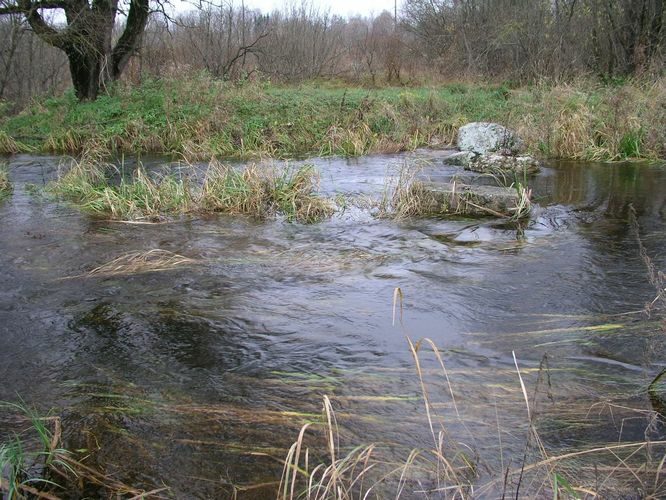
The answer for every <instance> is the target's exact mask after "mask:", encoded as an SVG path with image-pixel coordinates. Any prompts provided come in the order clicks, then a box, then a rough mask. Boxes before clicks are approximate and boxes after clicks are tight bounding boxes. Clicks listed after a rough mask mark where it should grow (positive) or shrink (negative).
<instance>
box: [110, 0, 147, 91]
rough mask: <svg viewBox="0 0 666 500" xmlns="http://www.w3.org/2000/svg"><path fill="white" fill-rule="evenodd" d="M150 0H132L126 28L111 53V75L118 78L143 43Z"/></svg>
mask: <svg viewBox="0 0 666 500" xmlns="http://www.w3.org/2000/svg"><path fill="white" fill-rule="evenodd" d="M148 3H149V0H131V3H130V9H129V13H128V14H127V23H126V25H125V30H124V31H123V34H122V35H121V37H120V39H119V40H118V43H116V46H115V47H114V48H113V52H112V53H111V77H112V78H113V79H115V78H117V77H118V76H119V75H120V74H121V73H122V71H123V69H125V66H127V63H128V62H129V60H130V57H132V55H133V54H134V52H135V51H136V50H137V49H138V48H139V45H141V37H142V36H143V32H144V29H145V27H146V23H147V22H148V16H149V14H150V8H149V5H148Z"/></svg>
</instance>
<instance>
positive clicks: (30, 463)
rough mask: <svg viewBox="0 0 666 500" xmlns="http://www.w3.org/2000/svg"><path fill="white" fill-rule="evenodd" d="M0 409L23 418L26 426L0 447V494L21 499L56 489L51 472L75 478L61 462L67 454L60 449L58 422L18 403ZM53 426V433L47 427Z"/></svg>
mask: <svg viewBox="0 0 666 500" xmlns="http://www.w3.org/2000/svg"><path fill="white" fill-rule="evenodd" d="M0 408H1V409H3V410H9V411H12V412H15V413H17V414H19V415H21V416H22V417H23V418H25V419H26V420H27V421H28V422H29V425H28V427H27V428H26V429H25V430H23V431H22V432H21V433H20V434H14V435H13V436H12V437H11V438H9V439H8V440H7V441H5V442H3V443H0V491H2V492H3V493H4V494H6V497H5V498H8V499H10V500H11V499H14V498H24V497H25V496H27V495H28V494H30V495H36V494H37V493H36V492H37V491H38V490H39V489H42V488H46V489H52V488H53V487H57V486H58V485H57V484H56V483H55V482H53V481H52V480H51V479H50V471H51V469H52V468H59V469H60V470H61V471H65V472H70V473H72V474H74V471H73V470H72V468H71V467H70V466H69V465H68V464H67V463H66V462H65V461H64V460H63V457H65V456H66V455H67V454H68V453H69V452H68V451H66V450H64V449H62V448H59V447H58V444H59V442H60V421H59V420H58V419H57V418H53V419H51V418H49V417H46V418H44V417H40V416H39V415H38V414H37V413H36V412H35V410H33V409H31V408H28V407H27V406H26V405H25V404H23V403H22V402H21V403H0ZM47 422H54V427H55V431H54V432H51V430H50V429H49V428H48V427H47Z"/></svg>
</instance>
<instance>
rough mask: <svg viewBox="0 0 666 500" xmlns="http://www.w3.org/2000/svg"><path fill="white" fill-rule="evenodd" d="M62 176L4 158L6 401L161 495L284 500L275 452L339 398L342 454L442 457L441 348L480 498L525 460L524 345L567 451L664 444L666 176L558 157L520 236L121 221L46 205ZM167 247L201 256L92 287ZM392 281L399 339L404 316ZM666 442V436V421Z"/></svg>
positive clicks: (494, 231) (445, 402)
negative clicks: (52, 422)
mask: <svg viewBox="0 0 666 500" xmlns="http://www.w3.org/2000/svg"><path fill="white" fill-rule="evenodd" d="M444 154H445V153H441V152H420V153H416V154H410V155H391V156H369V157H366V158H360V159H356V160H344V159H338V158H334V159H315V160H312V161H313V162H314V163H315V164H316V166H317V168H318V169H319V171H320V173H321V181H322V186H321V187H322V191H323V192H324V193H326V194H331V195H333V194H337V193H344V194H354V195H355V196H357V197H358V196H361V195H362V196H367V197H369V198H373V197H374V198H376V197H378V196H380V195H381V193H382V191H383V189H384V184H385V179H386V177H387V175H389V176H390V175H392V174H393V173H395V171H396V169H398V168H399V167H400V166H401V165H403V164H404V163H406V162H407V163H415V162H425V163H424V164H425V165H426V166H425V173H424V175H427V176H429V177H432V178H433V179H436V180H437V179H440V180H446V179H448V178H450V177H451V176H454V175H461V173H460V172H458V171H457V170H456V169H455V168H453V167H448V166H444V165H443V164H442V161H441V156H442V155H444ZM59 162H60V158H57V157H46V156H25V155H19V156H14V157H11V158H9V159H8V165H9V170H10V177H11V179H12V181H13V183H14V187H15V189H14V193H13V195H12V196H11V197H9V198H8V199H6V200H5V201H3V202H0V233H1V234H2V237H1V238H0V269H1V271H2V273H1V275H0V380H2V381H3V383H2V384H0V400H11V401H14V400H16V399H17V395H18V396H20V397H21V398H23V399H24V400H25V401H26V402H28V403H30V404H34V405H35V406H37V407H38V408H40V409H41V410H48V409H49V408H54V409H55V411H56V412H57V413H59V414H62V415H63V417H64V425H65V429H66V432H67V436H66V438H67V442H66V444H67V445H68V446H69V447H70V448H72V449H74V448H86V449H88V450H90V454H91V457H90V458H89V461H90V463H92V464H95V465H96V466H98V467H100V468H102V469H103V470H105V471H106V472H107V473H110V474H113V475H114V476H115V477H117V478H119V479H120V480H122V481H125V482H127V483H128V484H131V485H134V486H136V487H140V488H146V489H153V488H155V487H157V486H160V485H162V484H166V485H167V486H168V487H169V488H171V490H170V492H171V494H172V495H173V496H176V497H182V498H185V497H191V496H196V497H214V496H217V497H220V496H221V497H224V496H228V495H231V493H232V492H233V490H234V485H235V486H247V485H257V484H262V483H266V484H267V485H266V486H265V487H263V488H258V489H252V490H249V491H246V492H245V493H244V494H245V495H246V496H248V497H252V498H255V497H257V496H259V495H265V496H267V497H270V496H271V495H272V494H273V493H272V492H273V491H274V488H275V484H274V483H275V481H279V478H280V473H281V470H282V465H281V463H280V461H279V460H280V459H282V458H283V457H284V456H285V454H286V451H287V449H288V448H289V446H290V445H291V443H292V442H293V441H294V440H295V438H296V437H297V434H298V431H299V429H300V427H301V426H302V425H303V424H304V423H306V422H310V421H320V414H321V405H322V397H323V396H324V395H327V396H329V397H330V398H331V400H332V402H333V405H334V408H335V410H336V412H337V415H338V422H339V424H340V433H341V441H342V442H341V444H342V446H343V448H344V447H347V449H348V448H349V447H352V446H355V445H357V444H362V443H366V444H367V443H370V442H380V443H383V446H384V449H385V450H388V451H386V453H387V454H388V455H389V456H392V457H393V458H394V459H395V460H396V461H400V460H404V459H405V458H406V457H407V455H408V453H409V450H410V449H411V448H414V447H428V446H431V441H432V438H431V437H430V431H429V428H428V423H427V420H426V416H425V411H424V406H423V400H422V397H421V389H420V386H419V379H418V377H417V375H416V371H415V368H414V361H413V358H412V356H411V353H410V350H409V348H408V343H407V340H406V338H407V337H410V338H412V339H413V340H417V339H419V338H422V337H428V338H430V339H432V340H433V341H434V342H435V343H436V344H437V345H438V346H439V347H440V349H441V350H442V353H443V358H444V361H445V363H446V366H447V368H448V374H449V376H450V379H451V384H452V387H453V389H454V394H455V396H456V403H457V411H458V412H459V413H460V414H461V415H462V416H463V417H464V419H463V422H464V425H463V424H461V422H460V421H459V420H458V419H448V417H447V416H449V415H453V414H454V412H455V409H454V408H453V406H452V401H451V398H450V395H449V394H448V391H447V388H446V384H445V382H444V378H443V377H442V375H441V372H440V371H439V365H438V363H437V362H436V358H435V357H434V356H433V355H432V353H428V352H425V348H424V352H423V353H422V357H423V360H422V362H423V369H424V372H425V374H426V378H427V380H428V384H429V387H430V389H429V392H430V396H431V398H432V402H433V407H435V408H437V413H438V414H439V415H440V416H442V417H443V418H444V419H445V420H447V422H448V424H447V430H448V431H449V432H450V433H451V435H452V436H454V437H453V439H454V440H458V441H461V442H464V443H465V444H466V445H468V446H469V447H470V448H473V449H475V450H476V452H477V454H478V457H477V458H478V460H479V463H482V464H483V467H481V468H480V477H479V484H482V483H483V481H484V478H485V479H487V478H488V477H492V476H493V474H496V471H497V470H503V468H504V467H505V466H506V465H507V463H513V464H516V463H519V461H520V458H521V457H522V455H523V452H524V445H525V435H526V429H527V416H526V408H525V404H524V401H523V400H522V397H523V396H522V392H521V391H520V385H519V380H518V377H517V373H516V369H515V366H514V360H513V354H512V353H513V352H515V355H516V357H517V359H518V361H519V364H520V366H521V368H522V370H523V376H524V377H525V383H526V385H527V387H528V389H529V393H530V397H533V398H534V405H535V407H534V409H533V411H534V412H535V414H536V417H535V419H536V420H535V421H536V423H537V426H538V428H539V430H540V434H541V437H542V439H543V440H544V442H545V443H546V445H547V446H548V449H549V450H550V451H552V453H557V452H558V451H570V450H573V449H579V448H581V447H589V446H594V445H595V444H599V443H601V444H605V443H608V442H613V441H621V440H633V439H638V440H642V439H643V438H644V437H645V435H646V428H647V427H648V424H649V423H650V421H651V420H650V419H651V418H652V416H651V414H650V413H649V412H647V410H651V406H650V401H649V399H648V398H647V396H646V393H645V388H646V386H647V384H648V383H649V381H650V380H651V378H652V377H654V375H655V374H656V373H657V372H658V371H659V370H660V369H661V368H663V367H664V364H665V362H664V360H665V358H664V353H665V352H666V350H665V348H664V342H663V337H664V323H663V316H661V315H660V311H659V309H658V308H655V309H653V310H652V311H651V314H647V313H646V312H645V311H644V308H645V306H646V304H648V303H650V302H651V301H652V300H653V299H654V298H655V296H656V295H657V291H656V289H655V286H654V285H653V284H651V283H650V280H649V278H648V272H647V267H646V263H645V261H644V259H643V258H642V257H641V255H640V251H639V245H638V241H637V239H636V234H635V230H634V229H635V228H633V227H632V225H631V224H630V220H631V216H630V206H633V208H634V210H635V211H636V214H637V222H638V226H639V234H640V237H641V240H642V244H643V245H644V247H645V251H646V254H647V255H648V256H650V257H651V259H652V261H653V264H654V266H655V268H656V269H662V270H664V269H666V251H665V250H666V245H665V239H664V234H666V233H665V230H666V168H664V166H661V165H638V164H626V165H619V164H617V165H600V164H582V163H551V164H549V165H548V167H547V168H546V169H544V171H543V172H542V173H541V174H539V175H538V176H537V177H535V178H534V179H532V180H531V181H530V185H531V186H532V188H533V191H534V193H535V197H536V198H535V199H536V203H537V204H536V207H535V210H534V214H533V217H532V219H531V220H530V222H529V223H527V224H524V225H521V226H520V227H517V226H516V225H515V224H507V223H504V222H502V221H497V220H493V219H476V220H474V219H464V218H457V219H455V218H454V219H432V218H431V219H413V220H403V221H392V220H386V219H378V218H375V217H373V216H372V215H371V214H370V213H369V211H367V210H364V209H359V208H357V207H354V206H349V207H348V208H347V209H346V210H345V211H344V212H343V213H341V214H339V215H337V216H335V217H333V218H332V219H331V220H329V221H327V222H324V223H321V224H316V225H301V224H291V223H288V222H286V221H283V220H280V219H276V220H269V221H256V220H252V219H248V218H244V217H229V216H216V217H205V218H196V219H189V220H180V221H174V222H170V223H165V224H126V223H119V222H111V221H105V220H99V219H94V218H91V217H89V216H87V215H84V214H82V213H81V212H80V211H79V210H77V209H76V208H75V207H72V206H69V205H67V204H64V203H57V202H54V201H53V200H51V199H49V198H48V197H47V196H44V195H41V194H39V192H35V190H34V189H33V188H32V186H31V185H33V184H34V185H37V186H38V187H42V186H44V185H45V183H47V182H48V181H49V180H50V179H53V178H54V176H55V175H56V172H57V169H58V165H59ZM156 162H157V161H156V160H155V161H153V163H156ZM149 163H150V162H149ZM152 249H162V250H167V251H170V252H174V253H176V254H179V255H182V256H185V257H188V258H189V259H192V261H193V262H191V263H188V264H186V265H183V266H180V267H177V268H175V269H171V270H166V271H160V272H151V273H130V274H120V275H112V276H93V277H88V276H86V273H88V272H89V271H90V270H92V269H94V268H96V267H98V266H100V265H103V264H104V263H107V262H109V261H112V260H113V259H116V258H118V257H119V256H122V255H123V254H125V253H127V252H133V251H137V252H139V251H140V252H145V251H149V250H152ZM396 287H399V288H400V289H401V290H402V292H403V295H404V303H403V317H402V325H400V322H399V321H396V324H395V325H394V324H393V317H392V316H393V314H392V313H393V311H392V305H393V295H394V290H395V288H396ZM657 305H658V304H657ZM544 356H546V358H545V360H544ZM540 366H542V367H543V366H547V368H548V370H546V371H541V372H540V371H539V367H540ZM623 408H625V409H623ZM626 408H635V409H639V410H646V412H644V413H641V412H634V411H633V410H632V411H629V410H627V409H626ZM5 428H6V429H8V428H9V426H5ZM470 428H473V432H469V431H470ZM498 429H499V430H498ZM2 432H3V431H0V433H2ZM649 432H651V433H652V434H650V437H651V438H652V439H659V438H661V439H663V430H662V429H660V428H659V427H657V428H654V427H653V428H652V429H651V430H650V431H649ZM315 446H316V444H315ZM512 461H513V462H512ZM240 493H241V495H242V494H243V491H241V492H240ZM410 494H411V493H409V492H405V494H404V497H410ZM413 495H414V496H416V497H418V496H419V495H417V494H413Z"/></svg>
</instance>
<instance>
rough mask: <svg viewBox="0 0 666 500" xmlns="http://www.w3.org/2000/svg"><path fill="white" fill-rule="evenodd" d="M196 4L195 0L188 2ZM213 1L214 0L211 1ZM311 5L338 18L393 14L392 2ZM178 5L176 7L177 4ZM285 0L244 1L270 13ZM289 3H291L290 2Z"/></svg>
mask: <svg viewBox="0 0 666 500" xmlns="http://www.w3.org/2000/svg"><path fill="white" fill-rule="evenodd" d="M190 1H193V2H196V0H190ZM213 1H215V0H213ZM310 1H311V2H312V4H314V5H316V6H318V7H319V8H321V9H330V12H331V14H337V15H340V16H352V15H358V14H360V15H363V16H367V15H368V14H380V13H381V12H382V11H383V10H388V11H389V12H393V3H394V0H337V1H331V0H328V1H327V0H310ZM401 1H402V0H399V1H398V8H400V3H401ZM179 3H180V5H177V4H179ZM285 3H287V2H286V0H245V7H246V8H250V9H252V8H256V9H260V10H261V11H262V12H270V11H272V10H274V9H276V8H280V7H282V6H284V5H285ZM290 3H291V2H290ZM296 3H300V0H296ZM174 4H176V9H177V10H178V11H181V12H182V11H184V10H188V8H191V6H188V5H187V4H186V3H185V2H182V3H181V2H178V1H175V2H174ZM234 4H236V5H240V4H241V0H234Z"/></svg>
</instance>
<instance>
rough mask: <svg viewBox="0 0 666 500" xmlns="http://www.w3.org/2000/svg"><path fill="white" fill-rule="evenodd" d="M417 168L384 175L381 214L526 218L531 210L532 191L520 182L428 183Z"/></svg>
mask: <svg viewBox="0 0 666 500" xmlns="http://www.w3.org/2000/svg"><path fill="white" fill-rule="evenodd" d="M419 170H420V168H419V167H418V166H416V168H414V167H408V166H403V167H402V168H401V169H400V170H399V171H398V173H397V175H396V176H393V177H389V178H387V182H386V184H385V185H384V192H383V194H382V197H381V199H380V200H379V202H378V213H379V215H380V216H381V217H389V218H395V219H402V218H405V217H418V216H423V215H434V216H436V215H469V216H485V215H491V216H494V217H501V218H507V219H511V220H514V221H518V220H521V219H526V218H528V217H529V216H530V213H531V210H532V202H531V197H532V191H531V190H530V189H529V188H527V187H525V185H524V184H522V183H520V182H515V183H512V184H511V185H509V186H508V187H504V186H503V184H505V183H504V182H503V179H505V178H504V177H499V176H494V178H495V180H496V181H497V183H498V185H499V186H498V187H500V188H502V189H498V190H497V191H496V192H492V191H491V190H492V189H495V188H492V187H488V186H478V187H474V186H469V185H466V184H463V183H459V182H458V181H457V180H455V179H454V180H453V181H452V182H451V183H448V184H429V183H427V182H424V181H423V180H421V179H420V178H419V175H418V173H419Z"/></svg>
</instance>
